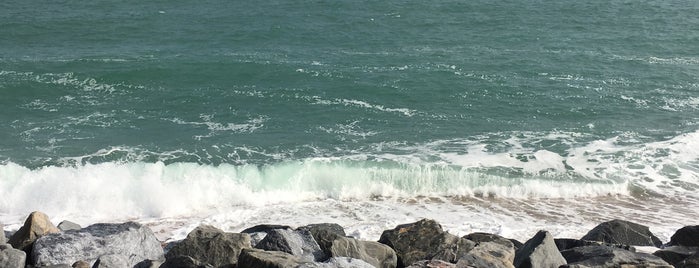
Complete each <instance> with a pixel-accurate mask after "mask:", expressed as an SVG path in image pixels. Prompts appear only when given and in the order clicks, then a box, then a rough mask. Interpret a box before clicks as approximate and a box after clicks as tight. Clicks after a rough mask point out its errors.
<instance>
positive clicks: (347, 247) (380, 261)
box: [329, 237, 398, 268]
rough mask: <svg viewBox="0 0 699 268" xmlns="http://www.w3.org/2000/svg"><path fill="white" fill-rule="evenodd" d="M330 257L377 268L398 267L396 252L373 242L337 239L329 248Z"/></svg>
mask: <svg viewBox="0 0 699 268" xmlns="http://www.w3.org/2000/svg"><path fill="white" fill-rule="evenodd" d="M329 251H330V256H332V257H349V258H354V259H360V260H362V261H364V262H367V263H369V264H371V265H373V266H374V267H377V268H395V267H397V265H398V257H397V256H396V252H395V251H393V249H392V248H391V247H389V246H387V245H384V244H381V243H378V242H374V241H360V240H357V239H354V238H348V237H338V238H337V239H335V240H333V241H332V245H331V246H330V248H329Z"/></svg>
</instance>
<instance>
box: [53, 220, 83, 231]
mask: <svg viewBox="0 0 699 268" xmlns="http://www.w3.org/2000/svg"><path fill="white" fill-rule="evenodd" d="M82 228H83V227H81V226H80V224H77V223H74V222H72V221H62V222H61V223H59V224H58V230H61V231H63V232H65V231H69V230H80V229H82Z"/></svg>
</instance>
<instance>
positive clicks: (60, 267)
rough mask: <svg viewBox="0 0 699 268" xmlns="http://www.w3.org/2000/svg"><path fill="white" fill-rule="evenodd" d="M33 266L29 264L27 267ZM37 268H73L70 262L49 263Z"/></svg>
mask: <svg viewBox="0 0 699 268" xmlns="http://www.w3.org/2000/svg"><path fill="white" fill-rule="evenodd" d="M30 267H31V266H27V268H30ZM35 268H72V267H71V266H70V265H68V264H56V265H49V266H39V267H35Z"/></svg>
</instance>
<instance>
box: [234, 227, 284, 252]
mask: <svg viewBox="0 0 699 268" xmlns="http://www.w3.org/2000/svg"><path fill="white" fill-rule="evenodd" d="M276 229H284V230H291V229H292V228H291V226H288V225H278V224H260V225H255V226H253V227H250V228H247V229H245V230H242V231H240V233H243V234H249V235H250V245H251V246H253V247H255V246H256V245H257V243H260V241H262V239H265V236H267V233H268V232H269V231H271V230H276Z"/></svg>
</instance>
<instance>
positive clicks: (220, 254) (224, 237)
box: [153, 225, 251, 267]
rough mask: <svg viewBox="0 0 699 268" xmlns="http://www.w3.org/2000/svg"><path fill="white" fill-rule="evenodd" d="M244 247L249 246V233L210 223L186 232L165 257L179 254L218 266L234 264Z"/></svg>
mask: <svg viewBox="0 0 699 268" xmlns="http://www.w3.org/2000/svg"><path fill="white" fill-rule="evenodd" d="M244 248H251V246H250V235H248V234H236V233H226V232H223V231H221V230H220V229H218V228H216V227H213V226H210V225H200V226H199V227H197V228H195V229H194V230H193V231H191V232H190V233H189V234H187V238H185V239H184V240H182V241H181V242H178V243H176V244H175V245H174V246H173V247H172V248H171V249H170V250H169V251H168V252H167V254H166V255H165V258H166V259H167V260H170V259H172V258H175V257H179V256H189V257H192V258H193V259H196V260H199V261H201V262H202V263H205V264H211V265H212V266H214V267H220V266H224V265H235V263H237V262H238V255H239V254H240V251H241V250H242V249H244ZM153 259H155V258H153ZM165 263H168V261H166V262H165Z"/></svg>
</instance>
